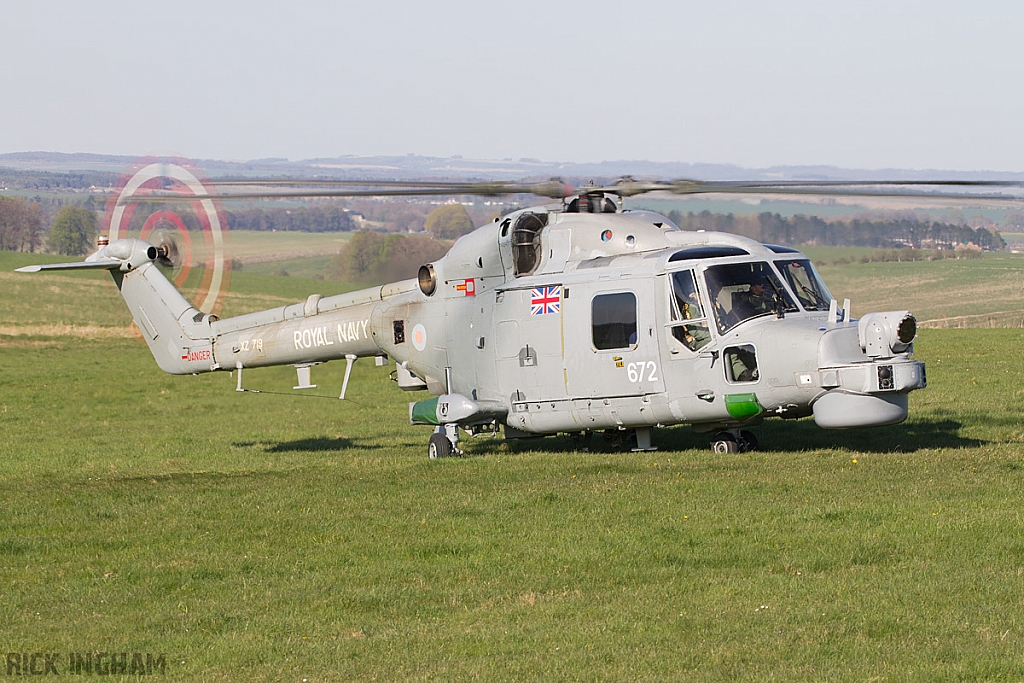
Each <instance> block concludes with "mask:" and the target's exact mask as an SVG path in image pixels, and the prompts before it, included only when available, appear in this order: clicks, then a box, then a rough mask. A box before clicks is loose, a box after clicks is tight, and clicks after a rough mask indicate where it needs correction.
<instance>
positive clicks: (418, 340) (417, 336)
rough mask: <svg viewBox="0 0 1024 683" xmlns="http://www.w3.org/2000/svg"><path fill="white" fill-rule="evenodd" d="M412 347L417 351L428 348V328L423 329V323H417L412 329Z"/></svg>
mask: <svg viewBox="0 0 1024 683" xmlns="http://www.w3.org/2000/svg"><path fill="white" fill-rule="evenodd" d="M412 345H413V346H414V347H415V348H416V350H417V351H422V350H423V349H425V348H427V328H425V327H423V323H417V325H416V327H414V328H412Z"/></svg>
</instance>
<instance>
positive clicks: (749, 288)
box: [704, 261, 799, 334]
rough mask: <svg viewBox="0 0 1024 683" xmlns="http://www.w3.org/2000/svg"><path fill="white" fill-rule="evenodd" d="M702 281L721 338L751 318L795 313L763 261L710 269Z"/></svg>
mask: <svg viewBox="0 0 1024 683" xmlns="http://www.w3.org/2000/svg"><path fill="white" fill-rule="evenodd" d="M704 279H705V281H706V282H707V286H708V295H709V296H710V297H711V306H712V308H713V309H714V312H715V321H716V322H717V324H718V331H719V332H720V333H722V334H724V333H725V332H728V331H729V330H731V329H732V328H734V327H736V326H737V325H739V324H740V323H742V322H744V321H746V320H750V319H751V318H757V317H760V316H764V315H772V314H774V315H777V316H779V317H782V316H783V315H785V314H786V313H789V312H796V311H798V310H799V309H798V308H797V307H796V303H794V302H793V298H792V297H791V296H790V295H789V293H788V292H787V291H786V289H785V287H783V286H782V281H781V280H779V276H778V275H776V274H775V271H774V270H772V267H771V266H770V265H768V264H767V263H765V262H763V261H761V262H754V263H728V264H723V265H720V266H710V267H709V268H708V269H707V270H705V271H704Z"/></svg>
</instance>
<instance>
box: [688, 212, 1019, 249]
mask: <svg viewBox="0 0 1024 683" xmlns="http://www.w3.org/2000/svg"><path fill="white" fill-rule="evenodd" d="M668 218H669V220H671V221H672V222H673V223H675V224H676V225H678V226H679V227H680V228H682V229H683V230H717V231H721V232H731V233H735V234H739V235H743V236H745V237H750V238H751V239H755V240H757V241H758V242H764V243H767V244H789V245H798V244H809V245H822V246H833V247H874V248H880V249H898V248H900V247H910V248H912V249H925V248H929V249H955V248H956V247H957V246H958V245H968V244H973V245H975V246H977V247H979V248H981V249H983V250H985V251H998V250H1001V249H1004V248H1005V247H1006V242H1005V241H1004V240H1003V238H1002V237H1001V236H1000V235H999V233H998V232H997V231H995V230H989V229H988V228H971V227H969V226H966V225H955V224H952V223H940V222H937V221H919V220H914V219H907V218H902V219H895V220H881V221H869V220H861V219H854V220H849V221H826V220H823V219H821V218H819V217H817V216H803V215H798V216H791V217H788V218H787V217H785V216H781V215H779V214H777V213H769V212H764V213H760V214H758V215H756V216H736V215H733V214H731V213H729V214H719V213H711V212H710V211H702V212H700V213H693V212H689V213H685V214H684V213H682V212H681V211H677V210H673V211H670V212H669V214H668Z"/></svg>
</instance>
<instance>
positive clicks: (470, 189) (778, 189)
mask: <svg viewBox="0 0 1024 683" xmlns="http://www.w3.org/2000/svg"><path fill="white" fill-rule="evenodd" d="M216 185H218V186H225V187H239V188H246V187H257V188H258V187H266V188H274V187H282V188H289V187H291V188H297V189H285V190H275V191H272V190H269V189H268V190H245V189H242V190H241V191H237V192H219V193H214V194H206V195H181V194H175V193H173V192H161V191H150V192H147V193H146V194H139V195H132V196H129V197H124V198H121V199H120V202H121V203H160V202H171V201H198V200H203V199H219V200H229V199H275V198H277V199H297V198H314V197H324V198H326V197H423V196H458V195H477V196H489V197H495V196H500V195H511V194H533V195H537V196H541V197H548V198H550V199H563V200H564V199H567V198H569V197H572V196H575V195H578V194H597V193H608V194H614V195H618V196H620V197H633V196H636V195H640V194H647V193H650V192H668V193H672V194H677V195H697V194H762V195H764V194H777V195H793V196H796V195H814V196H833V197H919V198H925V199H961V200H962V199H968V200H985V201H993V200H994V201H1022V200H1024V196H1022V195H1021V194H1005V193H993V192H971V191H968V190H969V189H970V188H978V189H981V188H1008V189H1010V188H1012V189H1022V188H1024V181H1016V180H948V179H947V180H852V181H851V180H755V181H743V180H739V181H737V180H693V179H680V180H674V181H636V180H633V179H632V178H625V179H623V180H620V181H619V182H617V183H615V184H614V185H607V186H595V185H586V186H582V187H578V188H574V187H572V186H571V185H567V184H565V183H563V182H562V181H560V180H558V179H552V180H549V181H544V182H536V183H523V182H519V183H516V182H507V181H494V182H455V181H453V182H446V181H439V182H431V181H404V180H378V181H374V180H326V179H317V178H312V179H265V178H256V179H249V180H245V179H242V180H239V179H234V180H225V181H221V182H219V183H216ZM303 187H312V188H319V189H300V188H303ZM943 188H949V189H948V190H943ZM954 188H955V190H954Z"/></svg>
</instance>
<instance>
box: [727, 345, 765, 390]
mask: <svg viewBox="0 0 1024 683" xmlns="http://www.w3.org/2000/svg"><path fill="white" fill-rule="evenodd" d="M724 356H725V378H726V379H728V380H729V381H730V382H756V381H757V378H758V372H757V352H756V351H754V347H753V346H751V345H750V344H741V345H739V346H730V347H729V348H727V349H726V350H725V354H724Z"/></svg>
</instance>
